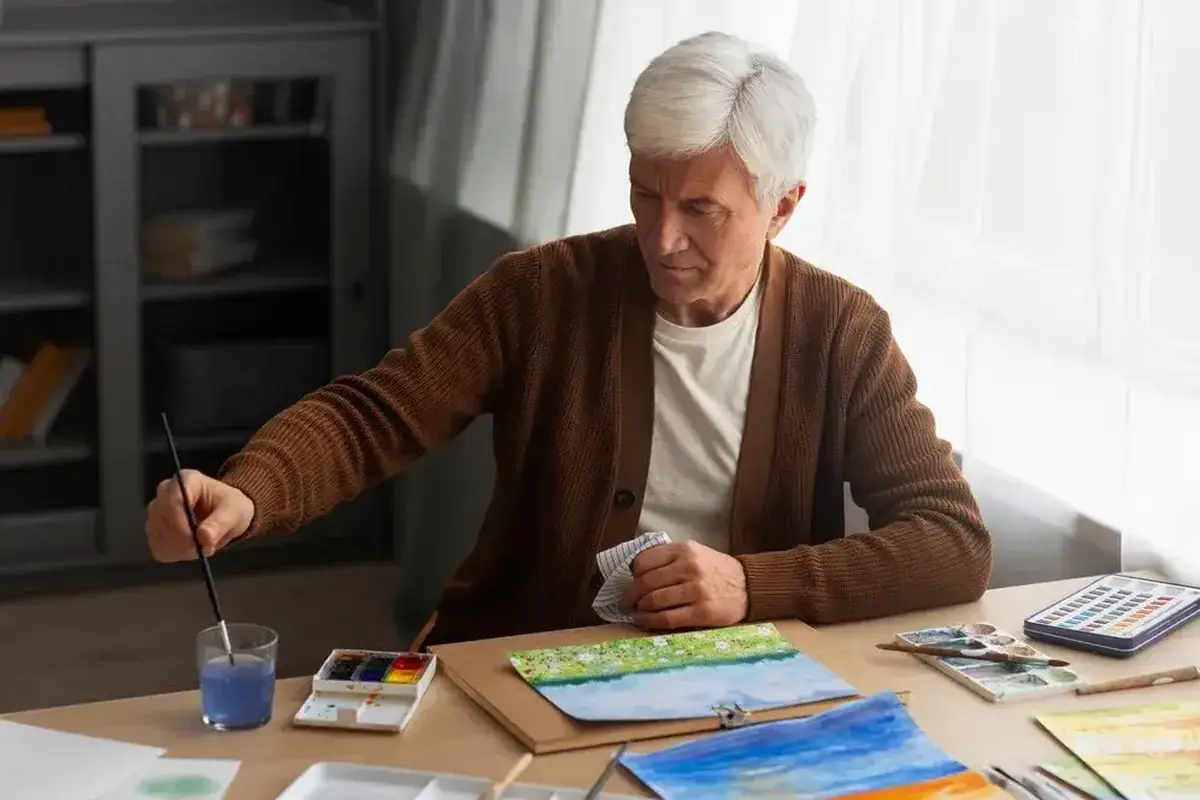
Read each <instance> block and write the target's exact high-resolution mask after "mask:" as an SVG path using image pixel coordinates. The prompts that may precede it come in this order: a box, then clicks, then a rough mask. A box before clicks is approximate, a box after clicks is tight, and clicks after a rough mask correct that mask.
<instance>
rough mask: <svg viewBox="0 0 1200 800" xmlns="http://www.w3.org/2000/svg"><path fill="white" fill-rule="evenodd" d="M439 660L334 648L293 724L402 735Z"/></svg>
mask: <svg viewBox="0 0 1200 800" xmlns="http://www.w3.org/2000/svg"><path fill="white" fill-rule="evenodd" d="M436 672H437V656H434V655H431V654H428V653H392V652H381V651H374V650H334V651H333V652H332V653H330V654H329V657H328V658H326V659H325V663H324V664H322V665H321V668H320V669H319V670H317V674H316V675H314V676H313V682H312V686H313V691H312V694H310V695H309V696H308V699H307V700H305V701H304V705H302V706H301V707H300V710H299V711H297V712H296V716H295V717H294V718H293V721H294V722H295V724H296V725H300V726H306V727H325V728H348V729H354V730H376V731H385V732H390V733H399V732H400V731H402V730H404V727H405V726H406V725H407V724H408V722H409V720H410V719H412V716H413V714H415V713H416V710H417V706H418V705H419V704H420V702H421V698H422V697H423V696H424V694H425V691H426V690H427V689H428V688H429V684H430V683H431V682H432V681H433V676H434V674H435V673H436Z"/></svg>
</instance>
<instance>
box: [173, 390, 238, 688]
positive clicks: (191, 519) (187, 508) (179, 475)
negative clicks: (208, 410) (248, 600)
mask: <svg viewBox="0 0 1200 800" xmlns="http://www.w3.org/2000/svg"><path fill="white" fill-rule="evenodd" d="M162 424H163V433H164V434H166V437H167V449H169V450H170V451H171V460H172V461H174V462H175V483H176V484H177V485H178V486H179V500H180V502H181V503H183V514H184V516H185V517H187V522H188V530H189V531H190V532H191V534H192V544H194V545H195V546H196V559H197V560H198V561H199V562H200V569H201V571H203V573H204V588H205V589H207V590H208V602H209V603H211V604H212V610H213V616H215V617H216V618H217V625H218V626H219V627H220V628H221V641H222V644H224V645H225V653H226V655H228V656H229V665H230V666H233V643H232V642H230V641H229V629H228V628H226V627H225V615H224V614H222V613H221V601H220V600H218V599H217V584H216V582H214V581H213V576H212V568H211V567H210V566H209V565H208V556H206V555H204V547H203V546H202V545H201V544H200V526H199V525H198V524H197V523H196V512H195V511H194V510H193V509H192V501H191V499H190V498H188V493H187V485H186V484H184V482H183V465H182V464H181V463H180V461H179V450H178V449H177V448H176V447H175V437H174V436H173V435H171V423H169V422H167V415H166V414H165V413H164V414H163V415H162Z"/></svg>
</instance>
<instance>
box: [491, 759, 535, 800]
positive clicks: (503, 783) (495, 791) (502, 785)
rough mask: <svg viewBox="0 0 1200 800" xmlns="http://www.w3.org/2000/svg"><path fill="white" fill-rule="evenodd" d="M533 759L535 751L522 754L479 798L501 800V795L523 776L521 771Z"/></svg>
mask: <svg viewBox="0 0 1200 800" xmlns="http://www.w3.org/2000/svg"><path fill="white" fill-rule="evenodd" d="M531 761H533V753H526V754H525V755H523V756H521V757H520V758H519V759H518V760H517V763H515V764H513V765H512V768H511V769H509V771H508V772H507V773H506V774H505V776H504V777H503V778H501V779H500V780H498V781H496V782H495V783H493V784H492V785H491V786H489V787H488V788H487V789H484V790H483V793H482V794H480V795H479V800H499V797H500V795H502V794H504V792H505V790H506V789H508V787H509V786H511V785H512V783H513V781H515V780H516V779H517V778H519V777H521V773H522V772H524V771H525V770H526V769H527V768H528V767H529V763H530V762H531Z"/></svg>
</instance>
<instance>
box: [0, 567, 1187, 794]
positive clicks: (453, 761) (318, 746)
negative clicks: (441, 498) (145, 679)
mask: <svg viewBox="0 0 1200 800" xmlns="http://www.w3.org/2000/svg"><path fill="white" fill-rule="evenodd" d="M1085 582H1086V580H1069V581H1058V582H1054V583H1044V584H1034V585H1030V586H1020V587H1011V588H1006V589H999V590H995V591H991V592H988V593H987V594H986V595H985V596H984V598H983V599H982V600H981V601H980V602H978V603H973V604H970V605H965V606H956V607H952V608H946V609H940V610H936V611H929V612H923V613H918V614H908V615H904V616H900V617H891V618H887V619H880V620H873V621H870V622H864V623H855V624H851V625H841V626H836V627H830V628H824V629H822V630H821V631H820V635H819V637H815V638H819V639H820V640H821V641H822V651H823V652H820V653H817V652H813V653H810V654H811V655H813V656H815V657H817V658H822V659H823V660H824V659H828V658H830V657H831V655H834V654H836V660H837V661H841V660H842V659H843V658H845V657H846V656H848V655H850V654H854V655H855V656H856V657H858V658H860V659H861V660H862V661H863V662H864V664H863V668H864V669H879V670H888V671H889V672H890V674H891V675H893V676H894V680H892V681H891V683H892V684H893V685H895V686H896V687H897V688H907V689H909V690H910V691H911V694H910V696H909V706H910V708H911V709H912V712H913V714H914V716H915V717H916V719H917V721H918V722H919V723H920V725H921V726H922V728H924V729H925V731H927V732H928V733H929V735H930V736H931V737H932V738H933V739H934V740H935V741H936V742H937V743H938V744H939V745H941V746H942V747H943V748H944V749H945V750H946V751H947V752H948V753H949V754H950V755H951V756H954V757H956V758H958V759H959V760H961V761H963V762H965V763H968V764H970V765H972V766H983V765H986V764H989V763H992V762H993V761H995V760H997V759H1002V760H1004V761H1006V762H1008V763H1013V764H1019V763H1022V762H1025V763H1035V762H1037V761H1039V760H1041V759H1044V758H1047V757H1052V756H1054V755H1056V754H1058V753H1060V752H1062V751H1061V750H1060V749H1059V747H1058V746H1057V745H1056V743H1055V742H1054V740H1053V739H1051V738H1050V737H1049V736H1048V735H1047V734H1045V733H1044V732H1042V731H1041V729H1040V728H1039V727H1038V726H1037V725H1036V723H1034V721H1033V716H1034V715H1035V714H1037V713H1040V712H1042V711H1047V710H1051V709H1068V708H1077V709H1082V708H1099V707H1102V706H1107V705H1128V704H1143V703H1158V702H1171V701H1173V700H1179V699H1182V698H1192V699H1200V682H1192V683H1185V684H1179V685H1175V686H1162V687H1155V688H1152V689H1138V690H1130V691H1124V692H1117V693H1113V694H1106V695H1093V696H1088V697H1080V696H1077V695H1073V694H1072V695H1063V696H1059V697H1054V698H1049V699H1046V700H1035V701H1023V702H1021V703H1019V704H1009V705H1000V704H994V703H989V702H987V701H986V700H984V699H983V698H981V697H979V696H977V695H975V694H973V693H972V692H970V691H969V690H967V689H966V688H965V687H962V686H959V685H958V684H956V683H954V682H953V681H952V680H951V679H950V678H949V677H947V676H944V675H942V674H941V673H939V672H937V671H936V670H934V669H933V668H932V667H929V666H927V665H925V664H923V663H920V662H919V661H918V660H917V659H915V658H913V657H912V656H909V655H906V654H902V653H888V652H883V651H880V650H876V649H875V648H874V644H875V643H876V642H882V641H888V640H890V639H891V637H892V635H893V634H894V633H896V632H899V631H905V630H914V629H917V628H922V627H931V626H935V625H944V624H953V623H958V622H983V621H986V622H990V623H992V624H993V625H996V626H997V627H999V628H1001V629H1002V630H1007V631H1008V632H1009V633H1012V634H1014V635H1017V636H1019V635H1020V630H1021V621H1022V619H1023V618H1024V617H1026V616H1028V615H1029V614H1031V613H1033V612H1034V611H1037V610H1038V609H1040V608H1042V607H1043V606H1046V605H1049V604H1050V603H1052V602H1054V601H1055V600H1057V599H1058V598H1060V597H1062V596H1063V595H1065V594H1067V593H1068V592H1070V591H1071V590H1072V589H1074V588H1076V587H1078V586H1080V585H1082V584H1083V583H1085ZM1042 647H1043V649H1045V650H1047V651H1049V652H1051V653H1053V654H1058V655H1059V656H1061V657H1062V658H1065V659H1067V660H1070V661H1071V663H1072V668H1074V669H1077V670H1078V671H1079V672H1080V673H1081V674H1084V675H1085V676H1086V677H1088V678H1091V679H1095V680H1103V679H1107V678H1113V677H1120V676H1123V675H1134V674H1140V673H1142V672H1151V671H1154V670H1158V669H1166V668H1168V667H1176V666H1183V665H1186V664H1189V663H1195V661H1196V660H1197V658H1196V653H1197V652H1200V625H1193V626H1190V627H1189V628H1185V629H1184V630H1181V631H1178V632H1176V633H1174V634H1172V635H1171V636H1169V637H1168V638H1167V639H1166V640H1164V641H1162V642H1160V643H1159V644H1157V645H1155V646H1154V647H1152V648H1151V649H1150V650H1149V651H1148V652H1146V653H1143V654H1141V655H1138V656H1135V657H1134V658H1132V659H1128V660H1115V659H1109V658H1104V657H1101V656H1091V655H1089V654H1086V653H1081V652H1077V651H1071V650H1066V649H1063V648H1055V647H1052V646H1048V645H1047V646H1042ZM308 689H309V680H308V679H304V678H296V679H291V680H283V681H280V682H279V684H278V691H277V692H276V700H275V718H274V720H273V721H272V722H271V724H270V725H268V726H267V727H265V728H263V729H261V730H257V731H250V732H242V733H216V732H212V731H209V730H207V729H205V728H204V726H203V725H202V724H201V722H200V717H199V710H198V709H199V700H198V698H197V695H196V692H181V693H177V694H167V695H157V696H150V697H139V698H132V699H127V700H114V701H110V702H105V703H90V704H85V705H76V706H63V707H59V708H50V709H41V710H37V711H26V712H22V713H18V714H12V715H9V716H8V717H7V718H8V719H12V720H15V721H18V722H25V723H29V724H33V725H40V726H44V727H48V728H57V729H60V730H64V731H73V732H77V733H85V734H92V735H96V736H105V737H110V738H114V739H121V740H124V741H129V742H136V743H140V744H147V745H156V746H159V747H166V748H168V751H169V755H171V756H176V757H183V758H188V757H206V758H232V759H240V760H241V761H242V767H241V769H240V770H239V772H238V776H237V779H236V780H235V781H234V783H233V785H232V786H231V787H230V790H229V793H228V795H227V797H228V798H229V800H240V799H241V798H255V800H258V799H259V798H273V797H275V796H277V795H278V794H279V793H280V792H282V791H283V790H284V789H285V788H286V787H287V786H288V784H289V783H291V782H292V780H294V779H295V778H296V776H298V775H299V774H300V773H301V772H303V771H304V770H305V769H306V768H307V767H308V766H309V765H310V764H312V763H313V762H315V761H351V762H359V763H365V764H380V765H393V766H405V767H414V768H418V769H428V770H435V771H444V772H454V773H460V774H469V775H479V776H484V777H489V778H499V777H500V776H502V775H503V774H504V773H505V772H506V771H507V770H508V768H509V767H510V766H511V765H512V764H513V763H514V762H515V761H516V760H517V759H518V758H519V757H520V756H521V755H522V750H521V748H520V746H519V745H518V743H517V742H516V741H515V740H514V739H513V738H512V737H510V736H509V735H508V734H507V733H506V732H505V731H504V730H503V729H502V728H500V727H499V725H497V724H496V723H495V722H493V721H492V719H491V718H490V717H488V716H487V715H486V714H485V713H484V712H483V711H481V710H480V709H479V708H478V707H476V706H475V705H474V704H473V703H471V702H470V701H469V700H468V699H467V698H466V697H465V695H463V693H462V692H461V691H459V690H458V689H457V688H456V687H455V686H454V685H453V684H452V683H451V682H450V681H449V680H448V679H446V678H444V677H443V676H440V675H439V676H438V677H437V679H436V680H435V682H434V684H433V686H432V687H431V688H430V690H429V694H428V695H427V696H426V698H425V700H424V702H423V704H422V708H421V710H420V711H419V712H418V714H417V717H416V718H415V719H414V720H413V722H412V724H411V725H410V726H409V728H408V730H406V731H405V732H404V733H403V734H401V735H399V736H393V735H388V734H365V733H357V732H350V731H320V730H306V729H300V728H293V727H291V726H290V724H289V721H290V719H291V717H292V715H293V714H294V713H295V711H296V709H297V708H298V707H299V705H300V703H301V701H302V700H303V699H304V698H305V697H306V696H307V694H308ZM666 743H667V742H665V741H657V742H642V743H640V744H638V745H635V746H634V748H633V749H635V750H651V749H657V748H659V747H662V746H663V745H664V744H666ZM608 753H609V751H608V750H606V749H598V750H588V751H578V752H573V753H563V754H558V755H550V756H543V757H539V758H537V759H535V760H534V762H533V764H532V765H530V767H529V769H528V770H527V771H526V773H525V774H524V776H523V777H522V778H521V781H522V782H531V783H548V784H556V785H564V786H587V785H589V784H590V782H591V781H592V780H593V778H594V776H595V775H597V774H598V772H599V770H600V769H601V768H602V765H603V764H604V762H605V761H606V759H607V757H608ZM608 789H609V791H619V792H626V793H629V794H633V795H645V794H646V792H645V791H644V790H642V789H641V788H640V787H639V786H638V785H637V784H636V782H634V781H633V780H632V779H630V778H629V777H627V776H626V775H624V774H618V775H615V776H614V777H613V779H612V781H610V783H609V785H608Z"/></svg>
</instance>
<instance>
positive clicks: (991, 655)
mask: <svg viewBox="0 0 1200 800" xmlns="http://www.w3.org/2000/svg"><path fill="white" fill-rule="evenodd" d="M875 646H876V647H878V648H879V649H880V650H892V651H895V652H897V653H916V654H917V655H922V656H940V657H942V658H970V659H975V660H977V661H1000V662H1003V663H1007V664H1029V665H1031V666H1035V667H1065V666H1068V665H1070V663H1071V662H1069V661H1060V660H1059V659H1057V658H1038V657H1036V656H1015V655H1012V654H1011V653H998V652H995V651H993V650H959V649H957V648H954V647H929V646H927V645H920V644H900V643H899V642H884V643H883V644H877V645H875Z"/></svg>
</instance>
